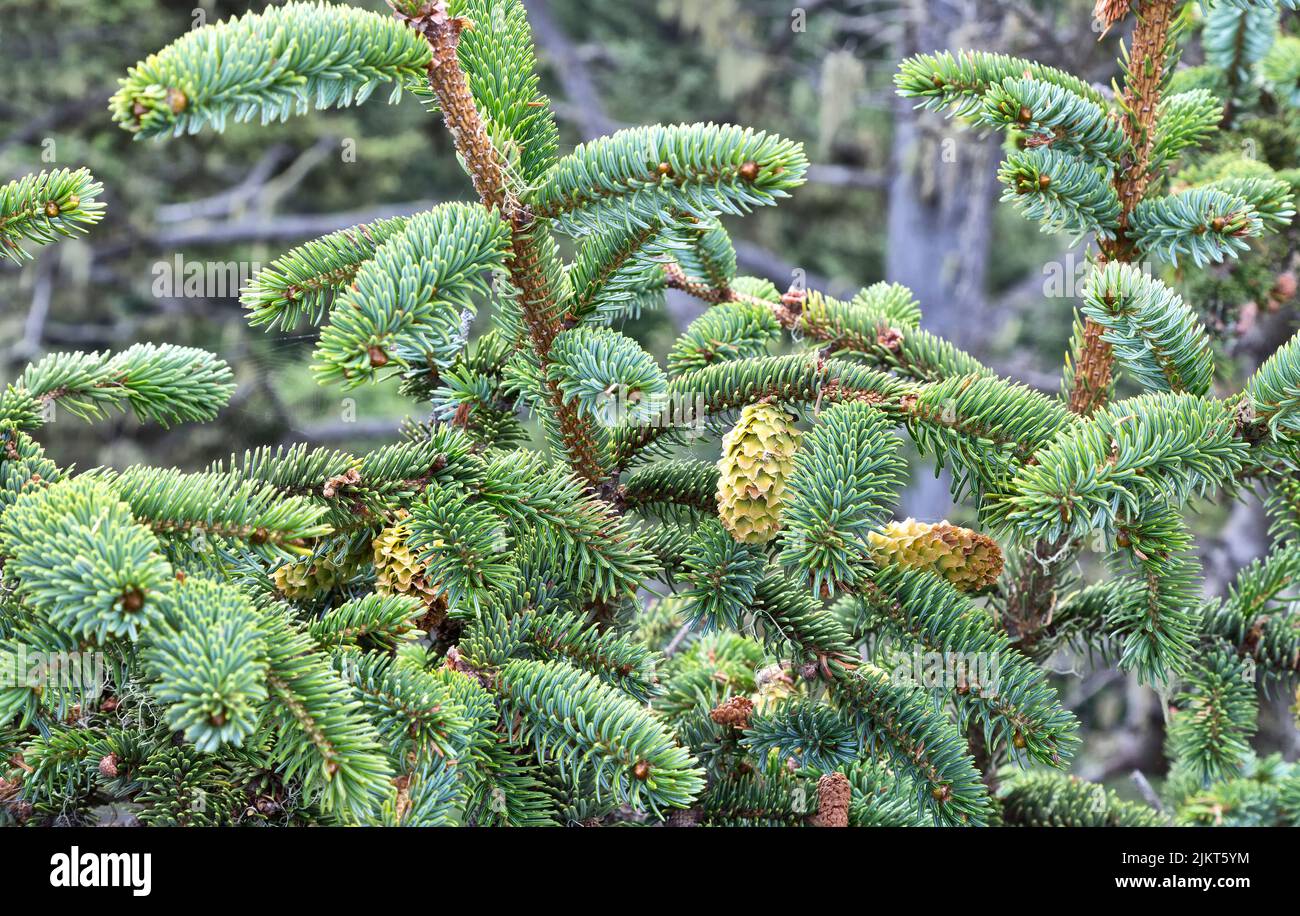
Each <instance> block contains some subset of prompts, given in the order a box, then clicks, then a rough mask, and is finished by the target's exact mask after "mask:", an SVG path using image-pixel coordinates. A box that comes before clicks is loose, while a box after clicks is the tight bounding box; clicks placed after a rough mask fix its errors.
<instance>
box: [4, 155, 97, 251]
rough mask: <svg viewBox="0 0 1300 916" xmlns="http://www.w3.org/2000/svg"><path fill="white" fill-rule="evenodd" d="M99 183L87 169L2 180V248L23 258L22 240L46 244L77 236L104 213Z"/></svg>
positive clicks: (61, 170) (66, 170) (60, 170)
mask: <svg viewBox="0 0 1300 916" xmlns="http://www.w3.org/2000/svg"><path fill="white" fill-rule="evenodd" d="M102 193H104V186H103V185H101V184H100V183H99V182H98V181H96V180H95V178H94V177H93V176H92V175H91V174H90V172H89V171H87V170H86V169H77V170H76V171H72V170H70V169H58V170H56V171H53V172H41V173H39V174H37V175H27V176H24V177H23V178H19V179H16V180H14V181H11V182H9V183H8V184H6V185H4V186H0V252H3V253H4V255H5V257H7V258H9V260H11V261H13V262H15V263H18V264H21V263H22V262H23V261H25V260H30V259H31V257H32V255H31V252H30V251H28V250H27V249H26V248H24V247H23V245H22V243H23V242H30V243H32V244H36V245H45V244H48V243H50V242H53V241H55V240H56V239H58V238H60V237H64V238H68V237H75V236H77V235H80V234H81V233H83V232H85V231H86V229H87V227H89V226H93V225H94V224H95V223H97V222H99V221H100V220H101V219H103V217H104V209H105V205H104V203H103V202H102V201H100V200H99V199H98V198H99V195H100V194H102Z"/></svg>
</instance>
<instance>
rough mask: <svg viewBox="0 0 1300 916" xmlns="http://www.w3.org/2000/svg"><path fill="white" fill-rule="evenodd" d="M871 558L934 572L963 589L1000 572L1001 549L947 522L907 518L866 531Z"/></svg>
mask: <svg viewBox="0 0 1300 916" xmlns="http://www.w3.org/2000/svg"><path fill="white" fill-rule="evenodd" d="M867 540H868V542H869V543H870V545H871V554H872V557H873V559H875V561H876V562H877V563H880V564H882V565H883V564H888V563H892V564H896V565H899V566H906V567H909V568H911V569H929V570H932V571H934V572H937V573H938V574H939V575H941V576H943V577H944V578H945V579H947V580H948V581H949V582H951V583H952V584H953V585H954V586H955V587H956V588H958V589H960V590H961V591H964V592H977V591H981V590H983V589H986V588H988V587H989V586H991V585H992V584H993V583H994V582H996V581H997V579H998V576H999V575H1001V574H1002V550H1001V549H1000V548H999V547H998V545H997V542H996V541H994V540H993V539H992V538H991V537H989V536H988V535H986V534H980V533H979V532H977V531H971V530H970V529H969V528H959V527H958V526H956V525H950V524H948V523H947V522H940V523H939V524H937V525H930V524H926V523H925V522H918V521H916V519H911V518H909V519H907V520H906V521H903V522H893V523H892V524H890V525H887V526H886V527H885V529H884V530H883V531H880V532H875V531H872V532H870V533H869V534H868V535H867Z"/></svg>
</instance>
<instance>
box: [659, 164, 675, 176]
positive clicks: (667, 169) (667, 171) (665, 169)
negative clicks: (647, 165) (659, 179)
mask: <svg viewBox="0 0 1300 916" xmlns="http://www.w3.org/2000/svg"><path fill="white" fill-rule="evenodd" d="M658 172H659V174H660V175H671V174H672V173H673V167H672V166H671V165H669V164H668V163H667V162H661V163H659V168H658Z"/></svg>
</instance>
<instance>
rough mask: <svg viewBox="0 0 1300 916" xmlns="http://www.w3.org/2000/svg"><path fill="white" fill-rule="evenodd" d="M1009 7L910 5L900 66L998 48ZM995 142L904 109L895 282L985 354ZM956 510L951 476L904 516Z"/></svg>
mask: <svg viewBox="0 0 1300 916" xmlns="http://www.w3.org/2000/svg"><path fill="white" fill-rule="evenodd" d="M998 7H1000V4H990V3H980V2H977V0H946V2H922V0H908V3H907V4H906V7H905V10H904V14H905V16H906V17H907V21H906V24H905V28H904V30H903V38H902V41H901V46H900V47H899V49H898V50H899V54H898V56H899V58H900V59H901V58H903V57H907V56H910V55H913V54H916V53H922V52H932V51H937V50H943V49H945V48H965V47H972V46H978V47H988V48H996V47H997V45H996V43H989V40H990V39H993V41H994V42H996V39H997V32H998V31H999V24H1000V21H1001V18H1002V16H1003V13H1002V12H1000V10H999V9H998ZM999 158H1000V157H999V143H998V138H997V137H996V136H987V137H980V136H979V135H978V134H976V133H975V132H974V131H971V130H967V129H963V128H962V127H961V126H960V125H957V124H954V123H952V122H950V121H947V120H946V119H945V118H944V117H943V116H942V115H939V114H934V113H930V112H922V111H916V110H914V109H913V107H912V103H911V102H910V101H909V100H907V99H901V98H900V99H897V100H896V102H895V118H894V139H893V150H892V154H891V159H892V162H891V168H890V175H891V179H890V184H889V223H888V231H889V244H888V252H887V255H886V265H885V271H886V277H887V279H889V280H890V281H893V282H896V283H901V284H903V285H904V286H907V287H909V288H910V289H911V290H912V291H913V292H914V293H915V294H916V296H917V299H918V300H919V301H920V303H921V314H922V315H923V316H924V318H923V324H924V325H925V327H926V328H927V329H928V330H930V331H933V332H934V333H936V334H941V335H943V336H944V337H946V338H947V339H948V340H950V341H952V342H953V343H954V344H956V345H957V346H960V347H962V348H963V349H966V350H970V351H972V352H974V353H975V354H977V355H978V354H979V353H980V351H982V350H983V349H984V347H985V345H986V344H987V342H988V340H989V339H990V337H991V335H992V332H993V331H994V330H995V326H994V322H995V321H996V319H997V316H995V315H989V314H988V311H989V306H988V300H987V297H986V290H985V286H986V279H987V275H988V259H989V254H990V245H991V239H990V236H991V235H992V220H993V207H994V205H995V202H996V198H997V193H996V186H997V177H996V173H997V163H998V161H999ZM951 508H952V501H951V498H950V497H949V493H948V484H947V475H946V474H945V475H944V476H943V477H942V478H939V479H936V478H933V477H931V476H930V475H929V474H924V475H919V476H918V478H917V479H915V480H914V481H913V483H912V486H911V487H910V488H909V489H908V491H907V493H906V494H905V496H904V500H903V506H902V509H903V511H904V512H905V513H906V514H908V515H912V516H915V517H917V518H925V519H936V518H938V517H940V516H944V515H946V514H947V513H948V512H949V511H950V510H951Z"/></svg>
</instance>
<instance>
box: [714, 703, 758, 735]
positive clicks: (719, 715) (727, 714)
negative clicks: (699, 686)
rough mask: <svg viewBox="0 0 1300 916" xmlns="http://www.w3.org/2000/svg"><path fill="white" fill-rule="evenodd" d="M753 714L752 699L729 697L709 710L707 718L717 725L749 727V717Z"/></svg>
mask: <svg viewBox="0 0 1300 916" xmlns="http://www.w3.org/2000/svg"><path fill="white" fill-rule="evenodd" d="M753 714H754V701H753V700H751V699H749V697H739V696H737V697H731V698H730V699H728V700H726V701H725V702H722V703H719V704H718V705H717V706H715V707H713V709H711V710H709V718H710V719H712V720H713V721H714V722H717V723H718V724H719V725H730V726H731V727H732V728H739V729H745V728H749V717H750V716H752V715H753Z"/></svg>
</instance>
